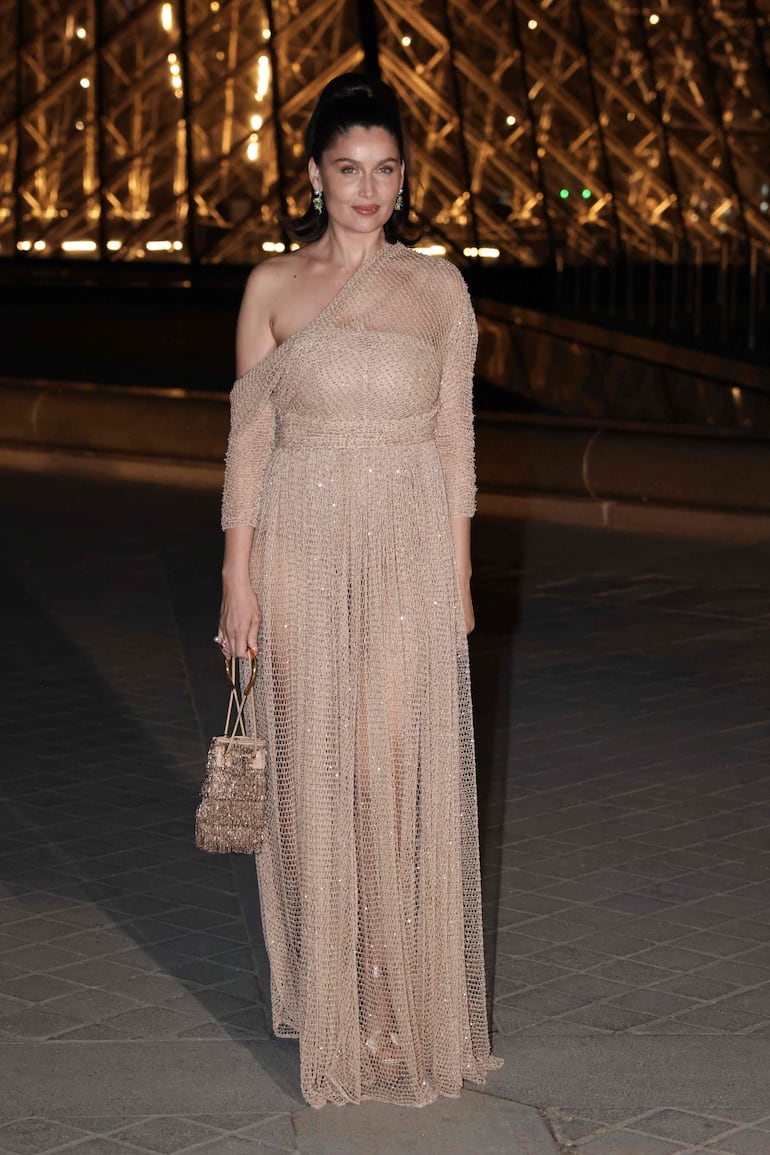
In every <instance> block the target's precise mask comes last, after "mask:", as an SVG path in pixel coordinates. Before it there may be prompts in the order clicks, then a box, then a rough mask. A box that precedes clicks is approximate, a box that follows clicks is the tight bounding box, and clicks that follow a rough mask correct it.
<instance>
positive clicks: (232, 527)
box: [218, 74, 498, 1107]
mask: <svg viewBox="0 0 770 1155" xmlns="http://www.w3.org/2000/svg"><path fill="white" fill-rule="evenodd" d="M306 143H307V152H308V157H309V162H308V173H309V177H310V183H311V185H312V189H313V196H312V207H311V208H310V209H309V210H308V213H307V214H306V215H305V217H303V218H302V219H301V220H300V221H298V222H297V224H296V226H295V231H296V234H297V236H298V237H299V239H302V240H305V241H306V242H307V243H306V244H305V246H304V247H301V248H299V249H298V250H296V251H294V252H291V253H287V254H286V255H283V256H280V257H276V258H274V259H271V260H267V261H265V262H264V263H262V264H260V265H259V266H258V268H256V269H255V270H254V272H253V273H252V274H251V276H250V278H249V281H248V285H247V288H246V291H245V295H244V298H243V304H242V307H241V313H240V317H239V323H238V334H237V363H238V364H237V372H238V373H239V374H240V376H239V377H238V380H237V381H236V383H235V386H234V388H233V393H232V427H231V432H230V441H229V446H228V456H227V468H226V476H225V490H224V498H223V527H224V530H225V558H224V567H223V600H222V611H221V617H220V624H219V635H218V639H219V640H220V642H221V645H222V648H223V650H224V652H225V653H226V654H234V655H237V656H244V655H246V653H247V651H249V650H252V651H255V652H258V653H259V679H258V684H257V702H258V725H259V727H260V732H261V734H263V735H264V736H265V737H266V738H267V742H268V764H269V774H270V779H269V790H270V815H269V819H268V832H267V835H266V842H265V846H264V849H263V851H262V853H261V854H260V855H259V857H258V859H257V866H258V875H259V887H260V900H261V906H262V918H263V925H264V931H265V940H266V943H267V949H268V953H269V958H270V969H271V995H272V1013H273V1025H274V1029H275V1032H276V1034H277V1035H279V1036H282V1037H285V1038H298V1039H299V1043H300V1056H301V1081H302V1093H303V1095H304V1096H305V1099H306V1100H307V1102H308V1103H310V1104H311V1105H312V1106H316V1107H320V1106H322V1105H323V1104H324V1103H325V1102H334V1103H344V1102H356V1103H357V1102H360V1101H361V1100H363V1099H380V1100H383V1101H386V1102H392V1103H400V1104H411V1105H414V1106H422V1105H424V1104H426V1103H429V1102H431V1101H432V1100H434V1099H435V1098H436V1097H437V1096H438V1095H439V1094H444V1095H457V1094H459V1091H460V1087H461V1085H462V1082H463V1079H467V1080H470V1081H472V1082H476V1083H479V1082H483V1081H484V1078H485V1074H486V1071H487V1070H488V1069H490V1068H491V1067H493V1066H496V1065H498V1064H497V1060H495V1059H492V1058H491V1057H490V1052H489V1038H488V1032H487V1022H486V1007H485V987H484V969H483V954H482V935H481V900H480V887H479V866H478V830H477V814H476V797H475V768H474V753H473V733H472V723H471V700H470V688H469V676H468V657H467V640H466V633H467V632H469V631H470V630H472V629H473V606H472V603H471V593H470V576H471V567H470V519H471V516H472V514H473V512H474V501H475V485H474V468H473V431H472V411H471V379H472V370H473V360H474V354H475V345H476V324H475V318H474V316H473V312H472V310H471V307H470V301H469V298H468V293H467V290H466V288H465V284H464V282H463V280H462V277H461V276H460V274H459V273H458V272H457V270H456V269H455V268H454V267H453V266H452V265H450V264H449V263H448V262H444V261H436V260H435V259H433V258H430V257H425V256H421V255H420V254H417V253H415V252H413V251H411V250H410V249H409V248H407V247H406V246H405V245H404V244H403V243H401V242H400V241H399V239H398V238H399V236H400V232H401V229H402V227H403V226H404V225H405V223H406V220H407V215H408V212H409V192H408V181H407V174H406V167H405V162H404V143H403V136H402V129H401V123H400V118H399V113H398V108H397V106H396V102H395V97H394V95H393V93H392V90H391V89H390V88H388V87H387V86H386V85H384V84H380V83H379V82H373V81H369V80H367V79H366V78H365V77H363V76H357V75H355V74H350V75H346V76H341V77H338V78H337V79H336V80H334V81H332V82H331V84H329V85H328V86H327V87H326V89H324V91H323V93H322V94H321V97H320V100H319V102H318V106H317V108H316V109H315V111H314V113H313V116H312V118H311V121H310V124H309V127H308V132H307V142H306Z"/></svg>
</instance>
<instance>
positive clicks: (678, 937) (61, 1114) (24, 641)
mask: <svg viewBox="0 0 770 1155" xmlns="http://www.w3.org/2000/svg"><path fill="white" fill-rule="evenodd" d="M0 507H1V508H2V515H3V517H2V523H0V524H1V526H2V528H0V541H1V542H2V546H3V551H4V562H3V565H2V581H3V587H4V588H3V596H2V610H3V625H2V629H3V638H4V641H5V646H4V661H3V663H2V667H1V668H0V683H1V687H0V689H1V690H2V703H3V705H2V708H0V714H1V715H2V733H3V745H2V748H3V764H4V765H3V771H2V779H1V781H0V789H1V790H2V795H1V796H0V798H1V800H2V808H1V809H0V822H2V828H3V829H2V844H1V845H0V878H1V879H2V882H1V883H0V1152H2V1153H5V1152H7V1153H10V1155H43V1153H44V1152H48V1151H54V1150H55V1151H57V1152H59V1151H61V1152H65V1151H66V1152H69V1151H72V1152H75V1151H77V1152H78V1155H80V1153H81V1152H82V1153H83V1155H86V1153H88V1155H121V1153H122V1155H131V1153H134V1155H136V1153H137V1152H144V1153H147V1152H155V1153H161V1155H175V1153H176V1152H181V1151H184V1152H185V1153H187V1152H188V1151H189V1152H192V1151H195V1152H205V1153H206V1155H209V1153H210V1155H241V1153H243V1155H248V1152H250V1151H257V1150H265V1151H289V1152H291V1151H295V1152H310V1153H315V1155H327V1153H328V1155H347V1153H349V1152H350V1153H353V1152H355V1153H358V1152H366V1153H367V1155H370V1153H371V1155H412V1153H415V1152H421V1153H422V1152H425V1153H430V1152H434V1151H435V1152H438V1151H441V1152H447V1153H449V1155H453V1153H456V1155H485V1153H487V1152H499V1153H505V1155H555V1153H556V1152H566V1151H570V1150H571V1151H576V1152H580V1153H582V1155H676V1153H679V1152H682V1153H683V1152H696V1151H700V1152H713V1153H714V1155H717V1153H722V1155H770V1079H769V1078H768V1072H770V904H769V903H768V899H770V771H769V770H768V764H767V752H768V747H769V746H770V709H768V706H769V705H770V679H768V669H767V667H768V657H769V656H770V653H769V651H770V646H769V644H768V601H767V576H768V573H769V572H770V547H768V546H742V547H728V546H725V545H719V544H715V543H706V542H701V543H699V542H694V541H676V540H672V539H663V538H651V537H624V536H622V535H619V534H609V533H602V532H598V531H587V530H567V529H563V528H556V527H536V526H519V525H516V524H505V523H501V522H497V523H495V522H491V521H490V522H483V521H481V520H479V521H478V522H477V524H476V526H475V531H474V532H475V561H474V564H475V589H476V602H477V617H478V628H477V632H476V634H475V635H474V636H473V639H472V654H473V667H474V690H475V702H476V715H477V741H478V760H479V789H480V814H481V823H482V852H483V859H484V884H485V900H486V926H487V931H488V944H489V968H490V980H491V985H492V993H493V996H494V1006H493V1023H494V1030H495V1035H494V1039H495V1050H496V1052H497V1053H498V1054H501V1055H503V1056H504V1057H505V1059H506V1065H505V1067H504V1069H503V1070H502V1071H500V1072H495V1073H494V1074H493V1075H492V1076H491V1077H490V1079H489V1083H488V1085H487V1087H486V1088H485V1089H484V1090H483V1091H480V1090H467V1091H464V1092H463V1095H462V1097H461V1098H460V1099H459V1100H444V1101H442V1102H440V1103H438V1104H435V1105H434V1106H432V1107H429V1108H426V1109H424V1110H423V1111H409V1110H404V1109H397V1108H390V1107H384V1106H382V1105H379V1104H366V1105H364V1106H362V1107H360V1108H351V1107H346V1108H331V1107H327V1108H325V1109H324V1110H322V1111H312V1110H310V1109H309V1108H307V1107H306V1106H305V1105H304V1103H303V1102H302V1100H301V1098H300V1096H299V1094H298V1089H297V1088H298V1069H297V1067H298V1064H297V1051H296V1046H295V1045H293V1044H291V1043H286V1042H279V1041H277V1040H275V1039H273V1038H272V1036H271V1035H270V1031H269V1024H268V1019H267V1008H266V992H267V971H266V959H265V955H264V948H263V945H262V942H261V937H260V933H259V922H258V909H257V901H256V894H255V886H254V879H253V865H252V863H251V862H250V860H249V859H248V858H245V857H234V858H231V859H227V858H222V859H220V858H217V857H215V856H206V855H200V854H198V853H197V852H196V851H195V850H194V847H193V845H192V834H191V830H192V828H191V822H192V814H193V810H194V806H195V801H196V795H197V788H198V785H199V782H200V777H201V770H202V761H203V755H204V751H205V746H206V744H207V739H208V737H209V735H210V734H212V733H213V732H215V731H217V730H218V729H219V727H220V725H221V712H222V708H223V704H224V695H223V690H222V685H221V670H220V662H219V659H218V656H217V653H216V650H215V647H214V646H213V645H212V642H211V637H212V635H213V633H214V624H215V618H216V609H217V601H218V567H219V549H220V541H219V534H218V528H217V501H216V497H215V496H214V495H212V494H202V493H193V492H184V491H182V490H172V489H160V488H159V489H152V488H150V487H140V486H129V485H124V486H121V485H110V486H100V485H98V484H96V483H93V482H84V481H78V480H76V479H73V478H69V479H66V478H58V479H51V478H43V477H36V476H30V475H24V476H22V475H18V476H14V475H10V474H5V475H2V476H0Z"/></svg>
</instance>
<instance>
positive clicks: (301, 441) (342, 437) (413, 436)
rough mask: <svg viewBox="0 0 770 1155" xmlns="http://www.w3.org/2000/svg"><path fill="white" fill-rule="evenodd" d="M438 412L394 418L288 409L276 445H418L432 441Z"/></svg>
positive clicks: (279, 428) (364, 446)
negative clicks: (321, 414) (323, 414)
mask: <svg viewBox="0 0 770 1155" xmlns="http://www.w3.org/2000/svg"><path fill="white" fill-rule="evenodd" d="M436 413H437V410H436V409H435V408H434V409H431V410H429V411H428V412H425V413H416V414H412V415H411V416H410V417H401V418H396V419H392V420H379V421H378V420H376V419H373V418H369V417H362V418H356V419H345V420H343V419H340V418H338V417H327V418H324V417H299V416H297V415H296V414H293V413H286V414H284V415H283V416H281V417H280V418H279V420H278V430H277V433H276V441H275V443H276V445H277V446H278V447H279V448H281V449H298V448H311V449H312V448H315V449H369V448H378V447H379V446H381V445H416V444H419V443H420V442H425V441H432V440H433V439H434V437H435V434H436Z"/></svg>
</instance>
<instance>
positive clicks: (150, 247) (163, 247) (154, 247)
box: [144, 241, 174, 253]
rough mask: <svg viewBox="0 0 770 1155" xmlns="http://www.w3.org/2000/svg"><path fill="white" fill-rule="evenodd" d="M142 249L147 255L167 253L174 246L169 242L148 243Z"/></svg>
mask: <svg viewBox="0 0 770 1155" xmlns="http://www.w3.org/2000/svg"><path fill="white" fill-rule="evenodd" d="M144 247H145V248H146V249H147V252H148V253H168V252H170V251H171V249H173V247H174V246H173V243H172V242H171V241H148V242H147V244H146V245H145V246H144Z"/></svg>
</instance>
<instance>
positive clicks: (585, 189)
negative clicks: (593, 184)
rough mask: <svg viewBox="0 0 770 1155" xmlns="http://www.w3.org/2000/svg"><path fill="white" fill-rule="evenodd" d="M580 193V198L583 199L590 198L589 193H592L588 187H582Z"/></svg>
mask: <svg viewBox="0 0 770 1155" xmlns="http://www.w3.org/2000/svg"><path fill="white" fill-rule="evenodd" d="M580 195H581V196H582V198H583V200H584V201H588V200H590V199H591V195H592V194H591V190H590V188H584V189H583V191H582V193H581V194H580Z"/></svg>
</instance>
